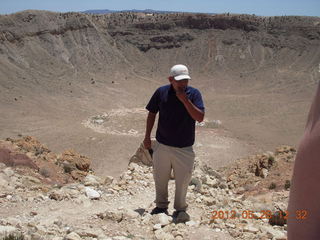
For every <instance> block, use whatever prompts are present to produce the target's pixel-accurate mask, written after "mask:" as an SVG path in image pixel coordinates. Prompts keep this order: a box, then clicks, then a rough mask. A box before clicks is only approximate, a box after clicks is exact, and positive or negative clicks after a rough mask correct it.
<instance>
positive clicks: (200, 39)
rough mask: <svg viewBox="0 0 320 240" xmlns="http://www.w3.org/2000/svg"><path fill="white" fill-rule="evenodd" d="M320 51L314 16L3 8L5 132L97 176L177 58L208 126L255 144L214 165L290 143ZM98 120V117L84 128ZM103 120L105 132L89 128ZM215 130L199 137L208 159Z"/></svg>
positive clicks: (0, 42) (119, 150)
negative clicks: (80, 163) (70, 157)
mask: <svg viewBox="0 0 320 240" xmlns="http://www.w3.org/2000/svg"><path fill="white" fill-rule="evenodd" d="M319 49H320V19H319V18H315V17H295V16H284V17H258V16H254V15H230V14H223V15H204V14H197V15H196V14H153V15H150V14H142V13H117V14H108V15H89V14H81V13H53V12H46V11H24V12H19V13H16V14H12V15H1V16H0V61H1V64H0V91H1V96H0V104H1V111H2V113H3V115H2V118H1V120H0V127H1V130H2V131H1V134H0V135H1V137H3V138H6V137H15V136H16V135H18V134H22V135H28V134H29V135H33V136H36V137H38V138H39V139H40V140H41V141H43V142H45V143H46V144H48V145H49V146H50V147H51V148H52V149H53V150H55V151H61V150H62V149H65V148H75V149H77V150H78V151H80V152H83V153H84V154H86V155H88V156H90V158H92V159H93V165H94V166H95V168H96V169H97V168H99V169H100V171H101V172H103V171H105V170H106V169H107V171H110V174H115V173H116V172H117V173H119V172H120V169H123V168H124V167H125V163H124V162H125V159H127V158H128V157H129V156H130V154H132V152H133V151H135V149H136V147H137V146H138V145H139V143H140V141H141V138H142V136H143V133H144V121H145V115H144V113H143V110H141V111H142V112H139V113H138V112H137V113H135V109H143V108H144V106H145V105H146V103H147V101H148V99H149V97H150V96H151V94H152V93H153V91H154V90H155V89H156V88H157V87H158V86H160V85H162V84H165V83H166V82H167V80H166V77H167V75H168V70H169V68H170V67H171V66H172V65H173V64H176V63H184V64H186V65H188V67H189V68H190V71H191V76H192V78H193V79H192V80H191V82H190V84H192V85H193V86H195V87H197V88H199V89H200V90H201V92H202V94H203V97H204V101H205V105H206V118H207V119H206V122H207V123H209V125H210V123H213V122H214V121H216V120H220V122H221V123H222V124H221V126H220V127H219V128H222V129H224V130H226V131H225V132H228V131H229V132H231V134H229V133H228V134H229V136H232V137H234V139H235V141H238V140H239V141H240V142H241V144H242V143H243V142H247V143H248V144H249V145H250V146H249V147H248V146H245V144H242V145H241V144H240V145H241V146H242V147H239V148H238V150H239V149H240V150H239V151H234V152H233V151H230V150H229V147H226V148H225V150H224V152H223V151H222V152H221V153H220V154H221V155H219V159H221V160H220V161H222V162H223V161H224V157H223V156H226V155H227V154H229V153H230V152H231V153H233V154H234V157H233V158H234V159H236V158H237V156H238V155H239V154H248V153H250V152H251V150H252V149H251V147H255V148H256V149H260V148H261V149H270V148H274V147H275V146H276V145H278V144H291V145H296V144H297V142H298V141H299V138H300V136H301V134H302V131H303V127H304V123H305V119H306V115H307V112H308V108H309V105H310V102H311V98H312V96H313V94H314V89H315V85H316V83H317V82H318V80H319V62H320V54H319V53H320V52H319ZM139 111H140V110H139ZM133 112H134V114H133V115H132V114H131V113H133ZM114 113H119V114H120V115H117V116H116V117H117V118H113V117H114V115H112V114H114ZM99 116H104V118H103V119H102V123H97V122H95V123H94V124H93V125H92V124H91V125H90V124H88V121H90V119H98V120H99V118H100V117H99ZM99 121H101V119H100V120H99ZM99 121H98V122H99ZM89 123H90V122H89ZM99 124H103V126H104V128H105V129H109V130H108V131H106V132H101V131H100V132H99V131H94V130H97V129H101V126H99ZM88 126H90V127H88ZM124 130H125V131H126V132H128V133H134V134H126V133H125V134H123V132H122V131H124ZM211 130H212V129H211ZM211 130H210V131H211ZM210 131H209V130H208V131H207V132H205V131H198V133H197V134H198V135H197V139H198V140H201V141H200V142H202V143H203V142H204V143H206V144H204V145H203V144H202V143H201V144H202V145H201V144H200V145H201V146H202V150H201V149H200V150H201V151H202V152H201V153H203V152H208V153H207V155H208V156H207V158H210V156H211V154H212V156H213V157H211V158H212V159H214V158H215V157H214V156H215V155H214V154H215V149H214V147H212V148H211V147H210V146H216V145H215V143H212V142H210V143H208V141H211V140H212V139H211V137H212V136H213V135H212V134H211V133H212V132H214V131H215V130H214V128H213V130H212V132H210ZM110 132H113V133H119V134H109V133H110ZM225 132H224V133H225ZM215 133H217V132H215ZM210 134H211V135H210ZM213 141H216V140H213ZM237 144H238V143H237ZM200 145H198V146H200ZM229 145H230V146H231V145H232V143H229ZM123 146H126V148H125V149H124V148H123ZM199 148H200V147H199ZM208 149H211V150H210V151H208ZM228 156H230V155H228ZM242 156H243V155H242ZM238 157H240V156H238ZM119 159H120V160H119ZM228 159H231V158H228ZM214 161H215V160H212V162H213V163H212V164H213V165H214V164H215V162H214ZM110 164H112V166H116V167H115V168H111V169H110V168H109V166H110Z"/></svg>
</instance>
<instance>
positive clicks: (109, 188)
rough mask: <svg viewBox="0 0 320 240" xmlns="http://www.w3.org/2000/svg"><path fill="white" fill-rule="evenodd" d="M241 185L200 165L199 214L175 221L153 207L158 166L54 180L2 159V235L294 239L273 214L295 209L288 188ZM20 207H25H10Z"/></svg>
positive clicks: (192, 197) (193, 188) (101, 239)
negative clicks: (248, 190)
mask: <svg viewBox="0 0 320 240" xmlns="http://www.w3.org/2000/svg"><path fill="white" fill-rule="evenodd" d="M287 154H288V153H287ZM281 155H283V156H284V152H283V151H282V152H281ZM68 157H70V154H67V155H65V156H64V159H68ZM173 183H174V181H170V184H169V193H170V196H173V195H174V184H173ZM235 190H236V189H235V188H234V187H232V186H231V185H230V184H229V182H228V178H227V177H226V176H224V175H223V174H222V173H221V172H218V171H215V170H213V169H211V168H209V167H208V166H206V165H201V163H199V164H197V166H196V169H195V170H194V174H193V178H192V181H191V183H190V186H189V188H188V194H187V201H188V203H189V213H190V215H191V221H189V222H186V223H185V224H183V223H179V224H175V223H174V221H173V218H172V216H170V215H169V216H167V215H165V214H158V215H151V214H150V211H151V209H152V208H153V207H154V203H153V202H152V201H153V200H154V182H153V175H152V167H150V166H144V165H141V164H139V163H134V162H131V163H130V164H129V165H128V168H127V170H126V171H125V172H123V173H122V174H121V176H120V177H119V178H118V179H114V178H113V177H110V176H106V177H103V178H102V177H98V176H96V175H94V174H93V173H88V174H87V175H86V176H85V177H84V178H83V179H82V180H80V181H77V182H73V183H68V184H62V185H61V184H60V185H52V184H47V183H44V182H42V181H40V180H39V179H38V178H35V177H31V176H26V175H22V174H21V172H19V171H16V169H15V168H14V167H8V166H6V165H5V164H0V192H1V194H0V205H1V209H0V211H1V213H3V214H4V215H5V216H6V217H4V218H1V219H0V239H1V240H2V238H3V237H4V236H5V235H8V234H15V235H18V234H22V235H23V236H24V238H25V239H26V240H31V239H32V240H41V239H46V240H50V239H53V240H78V239H87V240H89V239H90V240H107V239H108V240H109V239H118V240H121V239H195V238H199V237H200V238H199V239H218V238H215V237H217V236H223V237H224V238H225V239H228V237H229V239H274V240H281V239H286V224H285V221H282V222H279V221H278V225H277V223H276V224H272V225H271V224H270V223H271V221H270V218H271V217H272V215H273V214H274V213H275V212H276V211H278V210H279V209H282V210H285V209H286V208H287V200H288V193H287V192H285V191H284V192H273V191H272V192H270V193H268V194H265V195H263V196H250V197H247V196H245V195H243V194H241V195H240V194H238V192H237V191H235ZM15 208H17V209H19V208H25V209H23V211H21V210H20V211H18V212H19V214H18V215H15V214H9V213H8V212H10V211H12V212H14V211H15ZM72 208H74V211H72V210H73V209H72ZM44 209H47V213H46V212H45V210H44ZM21 212H22V214H21ZM208 237H209V238H208ZM221 238H222V237H221Z"/></svg>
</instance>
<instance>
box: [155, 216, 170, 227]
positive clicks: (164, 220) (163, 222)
mask: <svg viewBox="0 0 320 240" xmlns="http://www.w3.org/2000/svg"><path fill="white" fill-rule="evenodd" d="M158 216H159V223H160V224H161V226H166V225H168V224H170V218H169V216H168V215H166V214H165V213H160V214H158Z"/></svg>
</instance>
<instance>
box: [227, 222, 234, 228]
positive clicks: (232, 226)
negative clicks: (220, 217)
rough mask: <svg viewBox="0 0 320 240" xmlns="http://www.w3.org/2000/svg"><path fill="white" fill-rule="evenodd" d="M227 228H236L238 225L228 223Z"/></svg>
mask: <svg viewBox="0 0 320 240" xmlns="http://www.w3.org/2000/svg"><path fill="white" fill-rule="evenodd" d="M226 227H228V228H236V225H234V224H232V223H226Z"/></svg>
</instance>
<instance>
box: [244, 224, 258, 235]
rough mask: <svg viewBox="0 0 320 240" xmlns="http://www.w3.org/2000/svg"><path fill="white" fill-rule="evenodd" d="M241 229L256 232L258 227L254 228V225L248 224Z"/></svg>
mask: <svg viewBox="0 0 320 240" xmlns="http://www.w3.org/2000/svg"><path fill="white" fill-rule="evenodd" d="M243 231H244V232H249V233H257V232H259V229H258V228H255V227H254V226H251V225H248V226H245V227H244V228H243Z"/></svg>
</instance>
